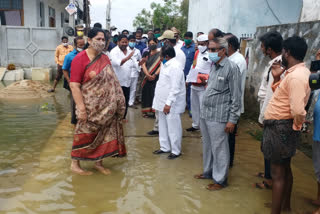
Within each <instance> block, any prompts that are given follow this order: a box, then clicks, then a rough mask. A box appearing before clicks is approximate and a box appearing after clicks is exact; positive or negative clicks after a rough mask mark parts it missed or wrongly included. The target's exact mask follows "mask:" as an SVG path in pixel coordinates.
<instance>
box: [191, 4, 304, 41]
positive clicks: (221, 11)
mask: <svg viewBox="0 0 320 214" xmlns="http://www.w3.org/2000/svg"><path fill="white" fill-rule="evenodd" d="M302 3H303V2H302V0H281V1H279V0H189V19H188V30H190V31H192V32H193V33H196V32H200V31H202V32H206V33H207V32H208V31H209V30H210V29H212V28H219V29H220V30H222V31H224V32H232V33H233V34H235V35H237V36H238V37H250V36H253V35H254V33H255V32H256V28H257V27H258V26H268V25H275V24H285V23H296V22H299V19H300V15H301V9H302Z"/></svg>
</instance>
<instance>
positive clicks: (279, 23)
mask: <svg viewBox="0 0 320 214" xmlns="http://www.w3.org/2000/svg"><path fill="white" fill-rule="evenodd" d="M266 2H267V5H268V7H269V9H270V11H271V13H272V14H273V16H274V17H275V18H276V19H277V21H278V22H279V24H281V21H280V19H279V18H278V17H277V15H276V14H275V13H274V11H273V9H272V8H271V6H270V4H269V2H268V0H266Z"/></svg>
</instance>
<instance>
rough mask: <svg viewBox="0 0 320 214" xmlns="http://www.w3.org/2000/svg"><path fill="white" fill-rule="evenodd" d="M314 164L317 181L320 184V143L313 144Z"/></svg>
mask: <svg viewBox="0 0 320 214" xmlns="http://www.w3.org/2000/svg"><path fill="white" fill-rule="evenodd" d="M312 162H313V167H314V171H315V174H316V178H317V181H318V182H319V183H320V142H316V141H315V142H313V145H312Z"/></svg>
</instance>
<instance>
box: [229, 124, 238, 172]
mask: <svg viewBox="0 0 320 214" xmlns="http://www.w3.org/2000/svg"><path fill="white" fill-rule="evenodd" d="M237 130H238V124H236V125H235V127H234V131H233V132H232V133H230V134H229V151H230V166H233V160H234V152H235V147H236V134H237Z"/></svg>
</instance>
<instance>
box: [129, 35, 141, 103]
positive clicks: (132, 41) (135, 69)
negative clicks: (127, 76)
mask: <svg viewBox="0 0 320 214" xmlns="http://www.w3.org/2000/svg"><path fill="white" fill-rule="evenodd" d="M135 46H136V38H135V37H134V36H133V35H130V36H129V50H130V51H133V52H134V54H133V56H132V58H131V59H132V61H133V62H132V71H131V84H130V99H129V107H132V108H137V107H135V106H134V101H135V96H136V89H137V84H138V78H139V74H140V70H141V67H140V65H141V64H142V63H141V62H140V60H141V54H140V51H139V50H138V49H137V48H135Z"/></svg>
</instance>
